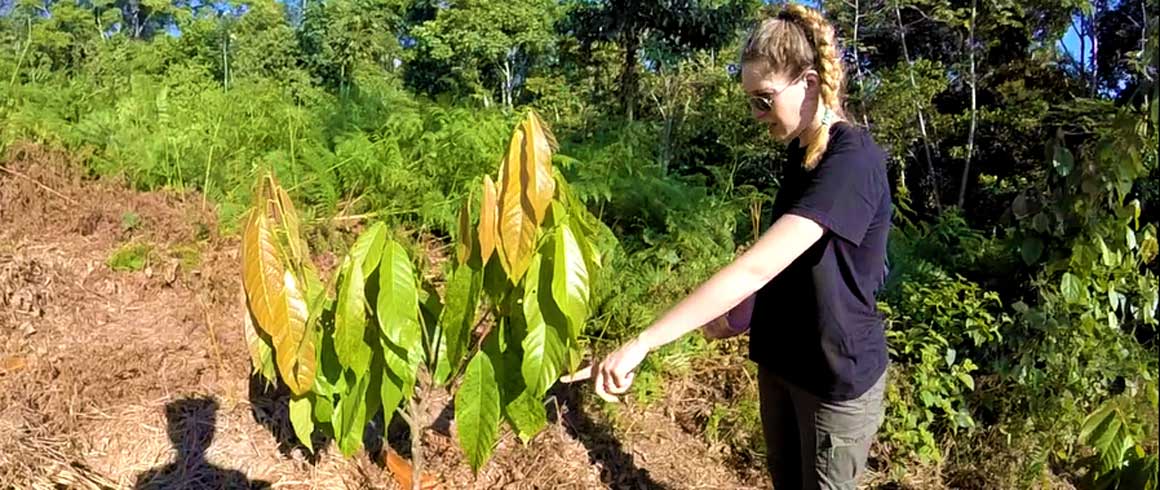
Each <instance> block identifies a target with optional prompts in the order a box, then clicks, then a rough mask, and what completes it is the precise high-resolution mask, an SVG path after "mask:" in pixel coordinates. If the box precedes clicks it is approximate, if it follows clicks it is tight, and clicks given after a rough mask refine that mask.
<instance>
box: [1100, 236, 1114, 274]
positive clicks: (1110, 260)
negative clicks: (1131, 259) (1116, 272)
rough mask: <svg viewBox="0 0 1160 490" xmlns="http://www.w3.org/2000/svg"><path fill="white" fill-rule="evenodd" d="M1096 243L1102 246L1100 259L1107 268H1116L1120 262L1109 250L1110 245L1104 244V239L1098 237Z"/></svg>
mask: <svg viewBox="0 0 1160 490" xmlns="http://www.w3.org/2000/svg"><path fill="white" fill-rule="evenodd" d="M1096 243H1098V244H1099V246H1100V258H1101V259H1102V261H1103V263H1104V265H1105V266H1107V267H1114V266H1115V265H1116V263H1117V262H1118V261H1117V260H1116V257H1115V256H1114V255H1112V251H1111V250H1110V249H1108V244H1107V243H1105V242H1104V239H1103V238H1100V237H1096Z"/></svg>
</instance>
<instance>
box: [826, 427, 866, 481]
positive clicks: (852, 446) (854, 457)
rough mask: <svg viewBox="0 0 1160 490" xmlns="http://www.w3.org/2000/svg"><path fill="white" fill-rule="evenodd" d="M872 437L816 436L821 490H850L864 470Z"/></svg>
mask: <svg viewBox="0 0 1160 490" xmlns="http://www.w3.org/2000/svg"><path fill="white" fill-rule="evenodd" d="M873 439H874V436H873V434H870V435H859V436H853V437H844V436H841V435H835V434H827V433H821V434H818V448H817V449H818V454H817V457H818V461H817V465H816V469H817V472H818V475H817V476H818V486H819V488H821V489H823V490H847V489H849V490H853V489H854V488H855V486H856V484H857V481H858V478H859V477H860V476H861V475H862V473H863V472H864V471H865V467H866V459H867V457H868V456H869V454H870V443H871V441H872V440H873Z"/></svg>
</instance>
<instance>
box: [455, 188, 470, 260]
mask: <svg viewBox="0 0 1160 490" xmlns="http://www.w3.org/2000/svg"><path fill="white" fill-rule="evenodd" d="M470 204H471V198H470V197H465V198H463V207H461V208H460V209H459V237H458V238H459V241H458V242H457V243H456V244H455V254H456V255H458V256H459V264H460V265H463V264H465V263H467V259H469V258H471V207H470Z"/></svg>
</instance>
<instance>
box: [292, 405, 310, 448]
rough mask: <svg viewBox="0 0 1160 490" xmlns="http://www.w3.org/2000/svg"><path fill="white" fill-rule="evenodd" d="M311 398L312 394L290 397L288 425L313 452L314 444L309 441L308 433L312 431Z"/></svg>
mask: <svg viewBox="0 0 1160 490" xmlns="http://www.w3.org/2000/svg"><path fill="white" fill-rule="evenodd" d="M312 398H313V395H300V396H295V397H292V398H291V399H290V425H291V426H293V427H294V435H296V436H298V441H299V442H301V443H302V445H303V446H306V449H309V450H310V451H311V452H314V445H313V444H311V442H310V435H311V434H313V433H314V418H313V415H314V407H313V405H312V404H311V401H312Z"/></svg>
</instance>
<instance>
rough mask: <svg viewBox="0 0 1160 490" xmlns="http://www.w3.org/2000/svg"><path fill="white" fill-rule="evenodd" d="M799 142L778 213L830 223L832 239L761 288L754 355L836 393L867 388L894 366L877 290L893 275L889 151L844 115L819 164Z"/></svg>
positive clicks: (816, 389) (838, 396)
mask: <svg viewBox="0 0 1160 490" xmlns="http://www.w3.org/2000/svg"><path fill="white" fill-rule="evenodd" d="M804 153H805V150H804V149H803V148H799V147H798V146H797V142H796V141H795V142H794V143H791V144H790V148H789V159H788V161H787V162H786V165H787V168H786V175H785V177H784V178H783V179H782V183H781V186H780V188H779V189H778V191H777V198H776V199H775V201H774V206H773V217H774V220H776V219H777V218H779V217H781V216H782V215H784V214H786V213H790V214H795V215H798V216H801V217H804V218H808V219H811V220H813V221H814V222H816V223H818V224H819V225H821V226H822V227H823V228H824V229H825V233H824V234H823V236H822V238H821V239H820V240H818V242H817V243H815V244H814V245H813V246H812V247H810V248H809V249H808V250H807V251H806V252H805V253H803V254H802V255H801V256H800V257H798V258H797V259H796V260H795V261H794V262H793V263H792V264H790V265H789V267H787V268H786V269H785V270H784V271H782V272H781V274H778V275H777V277H775V278H774V279H773V280H772V281H770V282H769V283H768V284H766V285H765V286H764V287H763V288H762V289H761V290H760V291H758V293H757V301H756V303H755V305H754V311H753V320H752V323H751V328H750V343H749V356H750V358H751V359H752V360H753V361H754V362H757V363H758V364H760V365H762V366H764V367H766V368H767V369H769V370H771V371H772V372H773V373H774V374H775V375H777V376H779V377H781V378H783V379H785V380H786V381H788V382H790V383H793V384H794V385H796V386H799V387H801V388H802V389H804V390H806V391H808V392H810V393H813V394H814V395H815V396H818V397H820V398H822V399H826V400H834V401H842V400H850V399H854V398H857V397H858V396H860V395H861V394H863V393H865V392H866V390H868V389H869V388H870V387H871V386H872V385H873V384H874V382H876V381H878V378H879V377H880V376H881V375H882V373H883V371H884V370H885V369H886V363H887V358H886V338H885V333H884V331H883V320H882V316H881V315H880V314H879V312H878V309H877V305H876V303H875V298H874V294H875V292H876V291H877V290H878V288H879V287H880V286H881V285H882V283H883V281H884V280H885V275H886V239H887V235H888V234H889V231H890V217H891V201H890V185H889V181H888V179H887V177H886V153H885V152H884V151H883V150H882V149H881V148H880V147H879V146H878V145H876V144H875V143H874V142H873V141H872V140H871V138H870V135H869V133H867V132H866V131H865V130H862V129H859V128H855V127H853V126H851V125H849V124H847V123H844V122H839V123H837V124H835V125H833V126H831V128H830V142H829V145H828V146H827V149H826V152H825V153H824V154H823V156H822V159H821V161H820V162H819V163H818V165H817V166H816V167H815V168H814V169H813V170H809V171H807V170H805V169H804V168H803V167H802V165H801V162H802V159H803V157H804Z"/></svg>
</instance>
